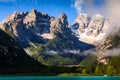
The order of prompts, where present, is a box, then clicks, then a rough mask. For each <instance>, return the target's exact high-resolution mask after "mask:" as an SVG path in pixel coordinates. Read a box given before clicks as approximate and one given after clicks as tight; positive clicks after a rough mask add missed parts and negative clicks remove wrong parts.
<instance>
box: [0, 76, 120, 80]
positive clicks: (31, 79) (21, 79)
mask: <svg viewBox="0 0 120 80" xmlns="http://www.w3.org/2000/svg"><path fill="white" fill-rule="evenodd" d="M0 80H120V77H99V76H96V77H94V76H92V77H90V76H83V77H82V76H80V77H69V76H68V77H58V76H57V77H56V76H55V77H54V76H52V77H50V76H16V77H15V76H13V77H0Z"/></svg>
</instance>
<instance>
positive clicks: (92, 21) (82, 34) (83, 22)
mask: <svg viewBox="0 0 120 80" xmlns="http://www.w3.org/2000/svg"><path fill="white" fill-rule="evenodd" d="M111 24H112V19H111V18H105V17H104V16H101V15H94V16H93V17H92V18H91V17H90V16H88V15H87V14H80V15H78V17H77V18H76V20H75V22H74V23H73V25H72V26H71V28H72V31H73V32H74V33H75V35H76V36H77V37H78V38H79V39H80V40H81V41H84V42H87V43H91V44H94V45H98V44H99V43H101V40H102V41H103V39H105V37H106V33H107V30H108V28H109V27H110V26H111Z"/></svg>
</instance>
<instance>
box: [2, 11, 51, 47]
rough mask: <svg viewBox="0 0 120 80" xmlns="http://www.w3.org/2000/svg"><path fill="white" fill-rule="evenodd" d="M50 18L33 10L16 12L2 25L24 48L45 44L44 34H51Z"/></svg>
mask: <svg viewBox="0 0 120 80" xmlns="http://www.w3.org/2000/svg"><path fill="white" fill-rule="evenodd" d="M49 20H50V17H49V16H48V15H47V14H43V13H41V12H37V11H36V10H32V11H31V12H29V13H28V12H22V13H18V12H14V13H13V14H12V15H9V16H8V17H7V18H6V19H5V21H4V22H3V23H2V24H1V25H0V27H1V29H2V30H5V31H6V32H8V33H10V34H12V35H13V36H14V37H15V39H16V40H17V41H18V42H19V43H20V44H21V46H22V47H24V48H26V47H30V44H32V43H33V44H34V45H36V44H38V43H43V42H45V40H44V39H43V38H42V37H41V35H42V34H43V33H49V32H50V30H49V27H50V21H49Z"/></svg>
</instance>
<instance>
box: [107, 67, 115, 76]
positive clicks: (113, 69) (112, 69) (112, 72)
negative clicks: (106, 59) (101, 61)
mask: <svg viewBox="0 0 120 80" xmlns="http://www.w3.org/2000/svg"><path fill="white" fill-rule="evenodd" d="M106 73H107V75H110V76H112V75H115V74H116V69H115V68H114V67H113V66H112V65H108V67H107V69H106Z"/></svg>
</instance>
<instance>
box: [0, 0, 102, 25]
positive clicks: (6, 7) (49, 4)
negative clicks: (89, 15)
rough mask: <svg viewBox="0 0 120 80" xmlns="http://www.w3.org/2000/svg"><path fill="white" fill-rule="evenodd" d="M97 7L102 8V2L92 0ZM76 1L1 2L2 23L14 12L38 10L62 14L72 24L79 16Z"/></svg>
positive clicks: (54, 14)
mask: <svg viewBox="0 0 120 80" xmlns="http://www.w3.org/2000/svg"><path fill="white" fill-rule="evenodd" d="M92 1H94V4H92V5H95V6H101V4H103V2H101V0H92ZM74 2H75V0H0V22H1V21H2V20H3V19H5V18H6V17H7V16H8V15H9V14H12V13H13V12H14V11H19V12H21V11H31V10H32V9H37V10H38V11H40V12H44V13H47V14H49V15H50V16H54V17H56V18H57V17H58V16H59V15H60V14H61V13H65V14H66V15H67V16H68V21H69V23H70V24H72V22H73V21H74V20H75V18H76V16H77V15H78V13H77V11H76V9H75V7H74Z"/></svg>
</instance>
